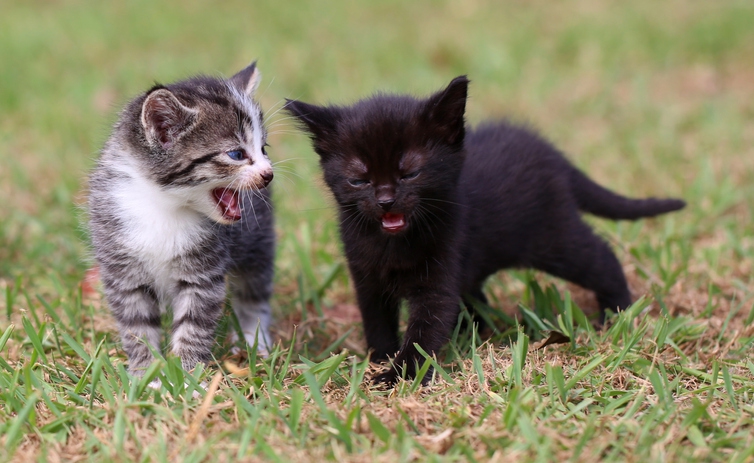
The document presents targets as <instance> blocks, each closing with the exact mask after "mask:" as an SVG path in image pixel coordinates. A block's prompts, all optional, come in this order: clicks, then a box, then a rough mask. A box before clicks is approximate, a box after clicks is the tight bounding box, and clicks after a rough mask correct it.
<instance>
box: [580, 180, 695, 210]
mask: <svg viewBox="0 0 754 463" xmlns="http://www.w3.org/2000/svg"><path fill="white" fill-rule="evenodd" d="M571 190H572V191H573V194H574V196H575V197H576V202H577V203H578V205H579V209H581V210H582V211H584V212H588V213H590V214H594V215H597V216H600V217H605V218H607V219H613V220H622V219H623V220H636V219H639V218H642V217H653V216H655V215H660V214H664V213H666V212H672V211H677V210H679V209H683V208H684V207H685V206H686V201H683V200H681V199H657V198H647V199H631V198H626V197H625V196H621V195H618V194H616V193H613V192H612V191H610V190H608V189H607V188H604V187H602V186H600V185H597V184H596V183H594V181H592V180H591V179H590V178H589V177H587V176H586V175H584V174H583V173H582V172H581V171H579V170H578V169H576V168H573V170H572V172H571Z"/></svg>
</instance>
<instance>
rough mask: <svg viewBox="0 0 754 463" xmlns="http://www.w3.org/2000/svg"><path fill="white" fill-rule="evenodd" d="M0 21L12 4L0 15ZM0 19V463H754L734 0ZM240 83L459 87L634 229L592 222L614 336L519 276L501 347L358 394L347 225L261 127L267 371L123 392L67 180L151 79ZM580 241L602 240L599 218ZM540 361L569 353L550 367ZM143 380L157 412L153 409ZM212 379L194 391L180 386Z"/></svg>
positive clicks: (302, 5) (263, 5)
mask: <svg viewBox="0 0 754 463" xmlns="http://www.w3.org/2000/svg"><path fill="white" fill-rule="evenodd" d="M6 3H7V2H6ZM2 10H3V14H2V15H1V16H0V56H2V57H3V58H2V61H3V69H4V71H3V72H2V73H1V74H0V114H1V116H0V195H1V197H2V199H3V200H2V201H0V222H1V223H2V226H0V443H1V444H2V445H0V460H2V461H9V460H11V461H27V460H31V461H69V460H70V461H80V460H87V461H168V460H169V461H208V460H217V461H230V460H241V461H245V460H270V461H291V460H302V461H311V460H314V459H320V460H341V461H410V460H422V461H424V460H429V461H458V460H461V461H487V460H492V461H503V460H511V459H516V460H517V461H540V460H547V461H552V460H553V459H559V460H568V461H595V460H598V459H601V460H605V461H613V460H615V461H689V460H691V461H720V460H725V461H737V462H738V461H741V462H743V461H752V459H754V437H752V436H753V435H754V432H753V431H754V425H753V423H752V420H753V415H754V408H753V406H752V403H753V402H754V400H753V398H754V397H753V396H754V363H752V362H753V361H752V356H751V353H752V344H753V343H754V328H752V324H751V322H752V320H753V319H754V285H753V284H752V276H751V275H752V265H753V263H754V238H752V237H754V225H753V224H754V220H752V219H753V217H752V212H753V208H752V203H751V198H752V197H754V148H752V147H754V106H752V101H754V86H752V84H751V82H754V28H752V27H751V24H754V7H753V6H752V5H751V2H745V1H734V0H730V1H722V2H714V3H704V2H690V1H677V0H672V1H670V2H663V3H657V2H649V1H644V0H639V1H636V2H617V1H607V0H605V1H602V0H569V1H566V2H559V3H556V4H553V3H552V2H542V1H539V0H537V1H534V2H526V3H511V4H507V5H501V4H499V2H491V1H486V0H473V1H472V0H468V1H465V2H464V1H437V2H430V1H418V2H412V3H410V4H405V2H397V1H387V2H380V3H368V2H349V3H344V4H340V3H336V2H329V1H327V2H316V3H314V2H271V1H262V2H254V4H250V3H248V2H240V1H231V2H223V3H222V4H219V3H218V4H209V3H204V2H197V1H190V2H181V3H177V2H174V3H170V2H165V3H160V4H155V3H154V2H146V1H134V2H122V3H118V4H106V3H97V2H91V1H80V0H75V1H68V2H52V3H50V2H42V1H28V2H16V3H8V4H4V5H3V8H2ZM255 58H258V59H259V65H260V68H261V69H262V72H263V75H264V81H263V83H262V86H261V89H260V91H261V102H262V105H263V107H264V108H265V109H266V112H267V113H273V112H274V111H275V110H276V109H277V108H279V107H280V105H281V102H282V101H283V99H284V98H286V97H288V98H301V99H304V100H305V101H312V102H317V103H324V102H334V103H347V102H351V101H354V100H355V99H357V98H359V97H362V96H364V95H366V94H369V93H372V92H374V91H376V90H387V91H396V92H412V93H416V94H427V93H429V92H431V91H434V90H436V89H438V88H440V87H442V86H443V85H445V84H447V82H449V81H450V79H451V78H452V77H454V76H456V75H459V74H468V75H469V77H470V78H471V79H472V87H471V99H470V102H469V105H468V119H469V121H470V122H471V123H472V124H473V123H477V122H479V121H481V120H483V119H485V118H490V117H503V116H505V117H510V118H513V119H514V120H519V121H524V122H528V123H530V124H532V125H533V126H535V127H537V128H539V129H540V131H541V132H542V133H543V134H545V135H546V136H547V137H548V138H550V139H552V140H553V141H554V142H555V144H556V145H558V146H559V147H561V148H562V149H563V150H565V151H566V152H567V153H569V156H570V158H571V159H572V160H573V161H574V163H575V164H577V165H578V166H580V167H581V168H583V169H584V170H586V171H587V172H588V173H589V174H590V175H591V176H592V177H594V178H595V179H597V180H598V181H600V182H601V183H602V184H604V185H607V186H610V187H611V188H613V189H615V190H617V191H620V192H624V193H627V194H631V195H635V196H644V195H657V196H665V195H667V196H681V197H683V198H684V199H686V200H687V202H688V203H689V206H688V207H687V209H686V210H684V211H683V212H680V213H677V214H673V215H669V216H666V217H662V218H660V219H656V220H651V221H641V222H637V223H612V222H608V221H601V220H593V221H592V223H593V224H594V226H595V227H596V229H597V230H598V231H599V232H600V233H601V234H602V235H603V236H604V237H605V238H606V239H607V240H608V241H609V242H610V243H611V244H612V245H613V247H614V248H615V249H616V252H617V253H618V255H619V258H620V260H621V262H623V263H624V268H625V270H626V273H627V275H628V278H629V281H630V284H631V288H632V291H633V293H634V296H635V298H636V300H637V302H636V304H634V306H633V307H632V308H631V309H630V310H628V311H626V312H625V313H622V314H620V315H619V316H617V317H616V318H615V319H614V320H613V322H612V325H611V326H610V327H609V328H607V329H605V330H602V331H595V330H594V329H592V328H591V326H590V325H589V323H588V322H587V321H586V319H587V316H588V314H589V313H591V312H593V310H594V301H593V298H592V296H591V295H590V294H588V293H587V292H585V291H584V290H582V289H580V288H577V287H575V286H572V285H568V284H565V283H563V282H562V281H558V280H555V279H552V278H549V277H547V276H546V275H542V274H538V273H535V272H531V271H510V272H504V273H501V274H500V275H498V276H496V277H495V278H493V279H491V281H490V282H489V284H488V287H487V294H488V296H489V299H490V301H491V307H488V308H486V310H485V313H486V314H487V316H488V317H489V318H490V320H491V321H493V322H494V324H495V326H496V328H497V330H496V331H494V332H491V333H483V336H479V334H478V333H476V332H473V331H472V332H471V333H468V332H460V330H457V331H456V333H454V337H453V340H452V342H451V343H450V344H449V345H448V347H447V348H446V349H445V350H444V351H443V352H442V353H441V354H440V355H439V356H438V358H437V359H428V360H427V363H426V364H425V367H427V368H428V367H429V366H430V364H431V365H433V366H434V367H435V371H436V376H435V381H434V382H433V383H432V384H431V385H430V386H428V387H420V385H419V384H418V383H417V382H415V381H406V382H402V383H400V384H399V386H398V387H397V388H395V389H394V390H390V391H384V390H378V389H374V388H372V387H371V386H370V385H369V383H368V381H365V379H367V378H368V377H369V376H370V374H371V373H372V368H373V367H371V366H369V365H368V363H367V362H365V361H364V359H363V352H364V347H363V346H364V344H363V338H362V335H361V328H360V326H359V324H358V311H357V309H356V307H355V305H354V304H355V302H354V296H353V291H352V289H351V286H350V283H349V278H348V273H347V271H346V269H345V262H344V259H343V257H342V253H341V251H340V245H339V242H338V237H337V223H336V221H335V215H334V211H333V207H332V201H331V200H330V199H329V196H328V194H327V193H326V190H325V188H324V187H323V185H322V181H321V180H320V173H319V170H318V167H317V164H316V158H315V155H314V154H313V153H312V152H311V149H310V147H309V146H308V141H307V139H306V137H305V136H303V135H300V134H297V133H296V131H295V130H294V129H293V127H292V126H291V125H290V124H289V121H287V120H286V119H285V117H284V116H283V115H282V114H281V113H278V114H277V115H275V116H274V117H272V123H271V129H270V133H271V136H270V139H271V144H272V145H273V146H272V148H271V149H270V154H271V156H272V157H273V158H274V159H275V160H276V161H281V164H280V165H279V166H280V170H279V171H278V174H277V175H276V179H275V182H274V189H275V202H276V213H277V222H276V224H277V230H278V236H279V244H278V259H277V268H276V271H277V276H276V294H275V299H274V301H273V303H274V307H275V318H276V326H275V333H276V335H277V336H278V338H279V339H280V343H279V345H278V347H277V348H276V349H275V350H274V351H273V353H272V355H271V357H270V358H269V359H259V358H256V357H255V356H254V355H253V354H252V353H248V355H240V356H232V355H231V354H230V353H229V347H230V346H228V345H226V343H225V342H224V339H225V335H226V333H227V332H228V330H231V329H234V324H233V320H231V319H226V320H225V321H224V322H223V324H222V326H221V329H220V332H219V336H218V345H217V348H216V349H215V355H216V357H217V360H218V362H217V364H214V365H210V366H209V367H208V368H207V369H206V370H202V371H194V372H191V373H187V372H184V371H182V370H181V368H180V363H179V362H177V361H176V359H175V358H172V357H167V358H164V359H163V358H161V359H160V360H159V361H157V362H156V363H154V364H153V366H152V368H151V369H150V370H149V371H148V373H147V376H146V377H145V378H144V379H143V380H141V381H132V380H130V379H129V378H128V377H127V376H126V374H125V369H124V365H125V357H124V355H123V352H122V351H121V350H120V347H119V343H118V339H117V334H116V330H115V326H114V322H113V320H112V318H111V316H110V315H109V313H108V311H107V307H106V306H105V304H103V303H102V302H101V300H100V299H99V298H97V297H90V296H91V295H90V294H88V293H84V292H82V289H81V285H80V282H81V281H82V279H83V278H84V275H85V272H86V270H87V268H88V267H89V266H90V265H91V261H90V257H89V256H90V252H89V247H88V238H87V236H86V232H85V226H84V223H85V220H86V218H85V211H83V209H82V205H83V204H84V199H85V197H86V193H85V192H86V185H85V178H86V173H87V171H88V170H89V169H90V168H91V166H92V163H93V160H94V158H95V157H96V153H97V151H98V149H99V147H100V146H101V145H102V143H103V142H104V140H105V138H106V136H107V134H108V130H109V125H110V124H111V123H112V122H113V121H114V118H115V115H116V113H117V110H118V108H119V107H120V105H122V104H123V103H124V102H126V101H127V100H128V99H129V98H130V97H131V96H133V95H134V94H136V93H138V92H140V91H142V90H143V89H144V88H146V87H148V86H149V85H151V84H152V83H153V82H154V81H162V82H168V81H171V80H174V79H178V78H181V77H185V76H188V75H191V74H194V73H197V72H204V73H210V74H218V73H221V74H224V75H230V74H232V73H233V72H235V71H236V70H238V69H240V68H241V67H242V66H244V65H245V64H247V63H248V62H249V61H251V60H252V59H255ZM590 220H591V219H590ZM547 341H553V342H554V341H559V342H557V343H552V344H547V345H545V344H546V343H547ZM153 378H159V379H161V381H162V384H163V387H162V388H161V389H159V390H155V389H152V388H150V387H147V383H148V381H149V380H150V379H153ZM202 382H205V383H206V384H207V385H208V386H207V390H204V389H202V388H200V387H199V385H200V383H202Z"/></svg>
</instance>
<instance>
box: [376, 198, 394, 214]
mask: <svg viewBox="0 0 754 463" xmlns="http://www.w3.org/2000/svg"><path fill="white" fill-rule="evenodd" d="M377 204H379V205H380V207H381V208H382V210H383V211H385V212H387V211H389V210H390V208H391V207H392V206H393V204H395V200H394V199H386V200H385V199H383V200H382V201H377Z"/></svg>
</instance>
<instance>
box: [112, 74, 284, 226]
mask: <svg viewBox="0 0 754 463" xmlns="http://www.w3.org/2000/svg"><path fill="white" fill-rule="evenodd" d="M259 80H260V73H259V72H258V70H257V68H256V63H252V64H251V65H250V66H248V67H247V68H245V69H243V70H242V71H240V72H239V73H238V74H236V75H235V76H233V77H232V78H230V79H228V80H223V79H217V78H211V77H194V78H191V79H189V80H186V81H182V82H178V83H175V84H171V85H167V86H161V85H157V86H155V87H153V88H152V89H151V90H149V91H148V92H147V93H146V94H145V95H143V96H141V97H140V98H137V99H136V100H134V101H133V102H132V103H131V105H129V107H128V108H127V109H126V111H125V115H124V117H123V118H122V120H121V121H122V122H121V124H120V126H119V132H120V133H121V134H122V136H123V138H124V139H125V143H126V144H127V145H130V147H131V148H132V149H130V150H129V151H130V152H132V153H133V154H135V155H136V157H137V158H138V159H139V161H140V162H139V167H138V168H139V171H140V172H141V173H142V174H145V175H146V176H147V177H148V178H150V179H151V180H152V181H153V182H155V183H156V184H157V185H159V187H160V188H161V190H162V191H163V192H165V193H166V194H168V195H174V196H175V197H176V198H181V199H182V200H185V203H186V206H187V207H190V208H192V209H194V210H196V211H198V212H200V213H202V214H204V215H206V216H207V217H210V218H211V219H213V220H215V221H216V222H219V223H225V224H228V223H232V222H235V221H237V220H239V219H240V218H241V216H242V212H243V211H242V206H241V205H242V201H241V195H242V194H253V192H255V191H257V190H259V189H261V188H264V187H266V186H267V185H268V184H269V182H270V181H271V180H272V176H273V174H272V166H271V164H270V160H269V159H268V157H267V153H266V151H265V146H266V138H267V132H266V130H265V128H264V125H263V116H262V110H261V109H260V107H259V104H258V103H257V102H256V101H254V99H253V95H254V92H255V90H256V88H257V86H258V84H259Z"/></svg>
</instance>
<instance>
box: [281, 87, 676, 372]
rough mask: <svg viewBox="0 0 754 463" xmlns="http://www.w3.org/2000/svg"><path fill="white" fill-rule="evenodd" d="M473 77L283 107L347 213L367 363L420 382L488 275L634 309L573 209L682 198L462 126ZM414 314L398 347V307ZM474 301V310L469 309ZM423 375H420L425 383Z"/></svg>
mask: <svg viewBox="0 0 754 463" xmlns="http://www.w3.org/2000/svg"><path fill="white" fill-rule="evenodd" d="M468 82H469V81H468V80H467V79H466V77H465V76H461V77H458V78H456V79H454V80H453V81H452V82H451V83H450V85H449V86H448V87H447V88H446V89H444V90H442V91H440V92H438V93H436V94H435V95H433V96H431V97H430V98H428V99H424V100H419V99H415V98H412V97H409V96H394V95H377V96H373V97H371V98H368V99H365V100H362V101H359V102H358V103H356V104H355V105H353V106H349V107H338V106H327V107H320V106H314V105H310V104H306V103H303V102H299V101H291V100H289V101H288V102H287V104H286V108H287V110H288V111H289V112H290V113H291V114H292V115H294V116H295V117H296V118H297V119H298V120H299V121H300V122H301V124H302V126H303V127H304V128H305V130H307V131H308V132H309V134H310V135H311V138H312V142H313V146H314V150H315V151H316V152H317V154H319V156H320V163H321V166H322V169H323V171H324V178H325V182H326V183H327V185H328V186H329V187H330V189H331V190H332V192H333V194H334V196H335V199H336V201H337V203H338V206H339V209H340V220H341V226H340V230H341V237H342V239H343V243H344V248H345V252H346V257H347V259H348V265H349V268H350V271H351V275H352V277H353V281H354V285H355V287H356V294H357V298H358V302H359V308H360V310H361V315H362V319H363V322H364V332H365V335H366V339H367V346H368V348H369V350H370V351H371V358H372V360H375V361H380V360H386V359H387V358H388V356H392V355H393V354H395V353H396V352H397V355H395V358H394V360H393V365H394V367H393V368H392V369H391V370H389V371H387V372H386V373H384V374H382V375H380V376H378V377H377V378H376V379H375V380H376V381H378V382H385V383H388V384H391V383H394V382H395V381H396V380H397V378H398V377H399V376H400V374H401V370H404V372H405V374H406V376H408V377H411V376H413V375H414V374H415V371H416V370H415V369H416V365H417V362H419V363H422V362H423V357H422V356H421V355H420V354H419V352H418V351H417V349H416V348H415V347H414V343H416V344H418V345H419V346H421V347H422V349H424V350H425V351H426V352H428V353H430V354H432V353H435V352H437V351H438V350H439V349H440V348H441V347H442V346H443V344H444V343H445V342H446V341H447V339H448V337H449V335H450V333H451V331H452V328H453V327H454V325H455V323H456V322H457V320H458V314H459V310H460V304H459V303H460V301H461V297H462V296H463V297H464V298H466V301H467V303H469V302H470V301H471V300H472V299H477V300H480V301H482V302H486V298H485V296H484V294H483V292H482V286H483V284H484V281H485V280H486V279H487V277H488V276H490V275H492V274H493V273H495V272H497V271H498V270H499V269H503V268H509V267H533V268H536V269H539V270H544V271H545V272H548V273H550V274H552V275H555V276H558V277H561V278H564V279H566V280H569V281H572V282H574V283H576V284H579V285H581V286H583V287H585V288H588V289H591V290H593V291H594V292H595V293H596V295H597V299H598V301H599V304H600V307H601V308H602V309H605V308H611V309H618V310H620V309H624V308H626V306H628V305H629V304H630V303H631V299H630V295H629V291H628V286H627V284H626V279H625V277H624V275H623V271H622V268H621V265H620V263H619V262H618V260H617V259H616V257H615V255H614V254H613V253H612V252H611V250H610V248H609V247H608V245H607V244H606V243H605V242H604V241H603V240H602V239H600V238H599V237H597V236H596V235H595V234H594V233H593V231H592V230H591V229H590V227H589V226H588V225H587V224H586V223H584V222H583V221H582V219H581V217H580V214H579V211H584V212H589V213H591V214H595V215H598V216H601V217H606V218H611V219H632V220H633V219H638V218H640V217H649V216H654V215H657V214H662V213H665V212H669V211H674V210H677V209H681V208H682V207H684V205H685V203H684V202H683V201H681V200H675V199H667V200H661V199H642V200H636V199H628V198H624V197H622V196H619V195H617V194H615V193H612V192H611V191H609V190H607V189H605V188H603V187H601V186H599V185H597V184H596V183H594V182H592V181H591V180H590V179H589V178H587V177H586V176H585V175H584V174H583V173H581V172H580V171H579V170H578V169H576V168H574V167H573V166H572V165H571V164H569V163H568V161H567V160H566V158H565V157H564V156H563V155H562V154H561V153H560V152H559V151H558V150H557V149H556V148H554V147H553V146H552V145H550V144H549V143H548V142H547V141H545V140H543V139H542V138H540V137H539V136H538V135H536V134H534V133H532V132H530V131H528V130H527V129H524V128H522V127H518V126H515V125H511V124H508V123H506V122H494V123H490V122H488V123H485V124H482V125H480V126H479V127H478V128H476V129H467V128H466V127H465V125H464V110H465V106H466V95H467V86H468ZM402 299H405V300H407V302H408V305H409V308H410V314H409V320H408V325H407V329H406V333H405V336H404V338H403V343H402V344H401V343H400V341H399V337H398V319H399V317H398V311H399V304H400V301H401V300H402ZM468 305H470V304H468ZM425 379H426V378H425Z"/></svg>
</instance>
